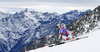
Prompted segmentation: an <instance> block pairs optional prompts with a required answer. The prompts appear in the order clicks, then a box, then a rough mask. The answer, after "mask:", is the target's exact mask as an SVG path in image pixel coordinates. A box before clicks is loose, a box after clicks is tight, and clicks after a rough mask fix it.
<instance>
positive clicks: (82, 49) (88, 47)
mask: <svg viewBox="0 0 100 52" xmlns="http://www.w3.org/2000/svg"><path fill="white" fill-rule="evenodd" d="M86 35H88V36H89V37H88V38H84V39H81V40H78V41H73V42H69V43H65V44H62V45H58V46H54V47H47V46H46V47H43V48H38V49H36V50H31V51H29V52H100V29H98V30H96V31H93V32H90V33H88V34H86Z"/></svg>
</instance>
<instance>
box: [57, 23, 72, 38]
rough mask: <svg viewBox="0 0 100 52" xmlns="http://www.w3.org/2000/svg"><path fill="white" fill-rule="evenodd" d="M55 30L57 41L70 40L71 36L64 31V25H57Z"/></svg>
mask: <svg viewBox="0 0 100 52" xmlns="http://www.w3.org/2000/svg"><path fill="white" fill-rule="evenodd" d="M56 28H57V29H58V30H59V37H58V39H61V37H62V39H64V40H69V39H72V36H71V34H70V31H69V30H67V29H66V25H65V24H64V23H62V24H61V25H60V24H57V26H56Z"/></svg>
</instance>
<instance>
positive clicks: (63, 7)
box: [0, 0, 100, 14]
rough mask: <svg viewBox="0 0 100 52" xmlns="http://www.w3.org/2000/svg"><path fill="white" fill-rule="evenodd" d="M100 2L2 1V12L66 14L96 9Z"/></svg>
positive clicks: (0, 5)
mask: <svg viewBox="0 0 100 52" xmlns="http://www.w3.org/2000/svg"><path fill="white" fill-rule="evenodd" d="M99 3H100V0H0V11H3V12H12V13H13V12H16V11H20V10H24V9H25V8H29V9H30V10H36V11H41V12H46V11H47V12H57V13H60V14H62V13H65V12H68V11H70V10H76V9H77V10H80V11H84V10H87V9H94V8H95V7H97V6H98V5H99Z"/></svg>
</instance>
